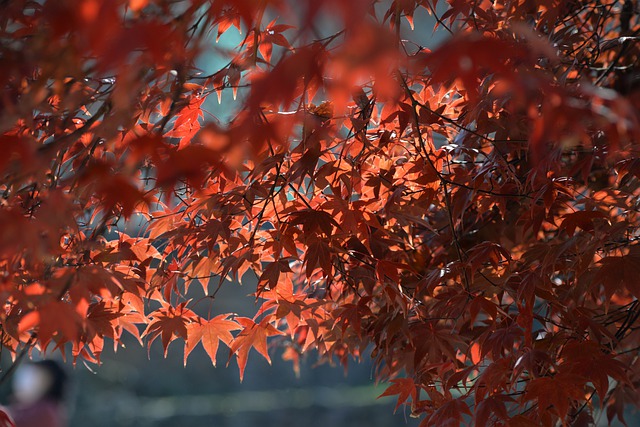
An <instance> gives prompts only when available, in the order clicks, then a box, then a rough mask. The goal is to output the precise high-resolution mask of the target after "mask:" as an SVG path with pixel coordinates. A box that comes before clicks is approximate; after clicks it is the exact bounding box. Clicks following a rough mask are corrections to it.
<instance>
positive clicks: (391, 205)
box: [0, 0, 640, 426]
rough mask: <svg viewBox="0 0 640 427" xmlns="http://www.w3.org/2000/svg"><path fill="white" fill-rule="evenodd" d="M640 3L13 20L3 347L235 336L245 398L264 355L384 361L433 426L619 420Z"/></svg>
mask: <svg viewBox="0 0 640 427" xmlns="http://www.w3.org/2000/svg"><path fill="white" fill-rule="evenodd" d="M639 9H640V6H639V5H638V3H637V2H636V1H632V0H624V1H618V0H613V1H609V2H601V1H584V0H541V1H536V2H533V1H529V0H511V1H509V0H495V1H488V0H477V1H475V2H466V1H458V0H448V1H446V2H445V1H442V0H440V1H438V0H395V1H384V2H379V1H372V0H354V1H340V0H324V1H319V0H315V1H302V2H294V1H287V0H235V1H232V0H184V1H172V0H128V1H125V0H85V1H81V2H77V1H71V0H55V1H54V0H43V1H28V0H11V1H8V0H2V1H0V40H1V44H0V49H1V51H0V86H1V87H2V97H1V98H0V135H1V136H0V147H1V149H2V155H1V156H0V177H1V178H0V193H1V195H2V198H1V200H0V204H1V207H0V218H1V220H2V232H1V233H0V272H1V278H2V281H1V284H0V295H1V298H2V301H4V310H3V311H2V312H0V323H1V328H0V330H1V332H0V338H1V344H2V346H1V348H2V349H3V350H6V351H9V352H10V353H11V354H12V356H13V357H14V358H15V363H14V365H13V366H16V365H17V363H18V362H19V361H20V359H22V358H23V357H24V356H25V355H28V354H29V352H30V351H31V350H32V349H34V348H39V349H40V350H42V351H47V350H48V351H59V352H62V353H66V352H68V351H71V353H72V355H71V356H72V357H73V359H74V360H75V359H77V358H80V359H83V360H85V361H88V362H94V363H99V361H100V354H101V352H102V350H103V347H104V345H105V339H108V340H109V341H110V342H113V344H114V345H115V346H116V347H117V346H118V344H119V343H120V340H121V338H122V335H123V334H124V333H125V332H126V333H127V334H131V335H133V336H134V337H135V338H137V339H138V340H140V342H141V343H142V342H143V340H145V341H146V344H147V345H149V346H150V345H151V344H152V343H153V342H154V341H155V340H157V339H158V338H159V341H161V343H162V346H163V348H164V350H165V354H166V351H167V348H168V346H169V345H170V344H171V343H172V342H174V341H183V342H184V359H185V363H187V358H188V356H189V354H190V353H191V352H192V350H194V348H195V347H197V346H198V345H199V344H202V346H203V347H204V350H205V351H206V352H207V354H208V355H209V356H210V358H211V360H212V362H213V363H214V364H215V363H216V358H217V357H218V349H219V347H220V346H221V343H222V346H223V347H225V348H226V349H227V350H228V354H229V357H231V358H235V359H236V360H237V363H238V366H239V368H240V377H241V378H242V376H243V374H244V368H245V365H246V363H247V358H248V356H249V353H250V352H251V350H252V349H253V350H256V351H257V353H259V354H260V355H262V356H263V357H264V358H266V359H267V360H270V354H269V346H270V345H272V346H278V347H279V348H281V349H283V357H284V358H285V359H288V360H291V361H292V362H293V363H294V368H296V367H297V364H298V363H299V359H300V356H301V354H302V353H303V352H305V351H307V350H310V349H313V350H315V351H316V352H317V354H318V357H319V358H320V359H321V360H337V361H339V362H340V363H342V364H345V365H346V364H347V362H348V360H349V358H350V357H356V358H359V357H361V356H362V355H363V354H365V353H366V352H367V351H369V349H370V350H371V357H372V358H373V359H374V361H375V365H376V368H377V371H376V372H377V377H378V379H380V380H389V381H390V386H389V387H388V389H387V390H386V391H385V392H384V394H383V395H394V396H396V395H397V397H398V399H397V407H396V409H397V408H398V407H400V406H402V405H403V404H404V405H407V406H408V407H409V408H410V410H411V411H412V413H413V414H414V415H416V416H420V417H423V421H422V424H421V425H423V426H428V425H459V424H461V423H465V424H473V425H476V426H485V425H509V426H528V425H546V426H553V425H557V424H559V423H560V424H563V425H568V424H572V425H589V424H590V423H592V422H593V418H594V416H595V415H596V414H604V416H606V418H607V419H608V421H609V422H610V423H612V422H614V420H616V419H618V420H620V421H622V422H624V412H625V409H626V408H627V407H629V406H633V405H637V404H638V402H640V396H638V390H637V387H638V386H639V385H640V359H639V357H638V350H639V348H640V326H639V325H640V324H639V322H638V318H639V317H640V304H639V303H638V297H639V296H640V284H639V283H640V282H638V277H639V276H640V243H639V242H638V240H639V239H640V230H639V225H640V217H639V212H638V206H639V200H640V186H639V180H640V145H639V141H640V123H639V120H640V115H639V114H638V111H639V107H640V69H639V67H638V64H639V63H640V58H639V53H640V50H639V46H640V45H639V44H638V40H639V37H640V35H639V33H640V20H639V18H638V16H640V10H639ZM428 15H430V16H431V17H432V18H433V19H435V20H436V22H437V24H436V28H435V30H437V31H440V32H445V33H447V34H448V36H447V39H446V40H445V41H444V42H442V44H441V45H440V46H438V47H435V48H433V49H429V48H427V47H425V46H424V45H423V44H421V43H420V42H419V41H418V40H419V38H418V37H417V34H418V31H417V30H413V28H414V26H415V27H418V28H421V27H423V26H424V22H423V21H425V19H426V17H427V16H428ZM425 22H426V21H425ZM422 29H423V28H422ZM430 30H431V29H429V31H430ZM227 32H239V33H240V34H241V36H240V37H241V42H240V43H239V44H238V45H237V46H232V47H228V46H226V45H223V44H216V43H215V42H216V41H217V39H219V38H220V37H223V36H224V34H225V33H227ZM214 39H215V40H214ZM211 51H213V52H214V53H215V55H217V56H218V57H219V58H222V59H223V60H224V61H225V64H226V65H223V66H222V67H220V68H219V69H216V70H213V71H212V70H203V69H200V68H198V64H199V63H198V60H199V58H200V55H201V54H202V53H203V52H211ZM227 91H230V92H232V94H233V97H234V98H235V97H236V96H238V100H237V102H236V103H234V104H231V105H230V106H229V107H228V108H227V110H228V111H229V112H230V114H231V118H230V119H229V120H228V121H227V120H218V119H216V118H215V117H213V118H212V117H210V114H209V113H207V111H206V110H205V109H204V103H205V101H206V100H208V99H210V96H211V95H213V96H211V99H213V100H215V98H216V97H217V98H218V100H221V97H222V95H223V94H224V93H226V92H227ZM225 99H226V98H225ZM133 224H142V225H141V226H139V227H136V226H133ZM228 279H234V281H242V280H245V281H247V280H249V281H251V280H254V279H257V287H256V288H255V289H254V290H253V291H254V293H253V297H252V298H254V300H255V302H256V315H255V317H254V318H247V317H239V316H237V315H234V314H233V313H227V312H225V307H224V306H220V305H219V304H216V299H215V298H216V295H217V294H218V292H219V290H220V289H222V288H223V287H227V286H234V285H233V284H232V282H231V281H229V280H228ZM194 285H195V286H196V288H195V289H196V290H194V289H193V288H191V289H190V287H192V286H194ZM199 287H201V289H199ZM196 291H197V292H196ZM199 292H204V294H202V293H200V294H199V295H200V296H202V295H204V296H205V297H206V298H205V299H206V300H208V301H209V302H210V306H211V307H210V310H209V315H208V316H203V315H201V314H198V312H199V311H198V310H197V309H196V308H197V304H198V303H199V302H200V301H201V300H202V298H199V297H198V298H196V299H194V298H192V297H190V296H187V295H198V293H199ZM270 343H271V344H270ZM13 366H12V368H11V369H9V370H8V371H7V372H4V373H3V374H2V375H3V376H2V379H0V381H2V380H4V379H6V378H7V376H8V375H9V374H10V373H11V371H12V370H13Z"/></svg>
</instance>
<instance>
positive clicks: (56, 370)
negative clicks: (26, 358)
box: [13, 360, 67, 404]
mask: <svg viewBox="0 0 640 427" xmlns="http://www.w3.org/2000/svg"><path fill="white" fill-rule="evenodd" d="M66 382H67V374H66V373H65V371H64V369H62V367H61V366H60V365H59V364H58V363H57V362H55V361H53V360H42V361H39V362H29V363H26V364H24V365H22V366H20V368H18V370H17V371H16V373H15V376H14V378H13V395H14V397H15V398H16V400H17V401H18V402H20V403H24V404H30V403H35V402H38V401H41V400H51V401H55V402H61V401H62V400H63V399H64V395H65V387H66Z"/></svg>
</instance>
